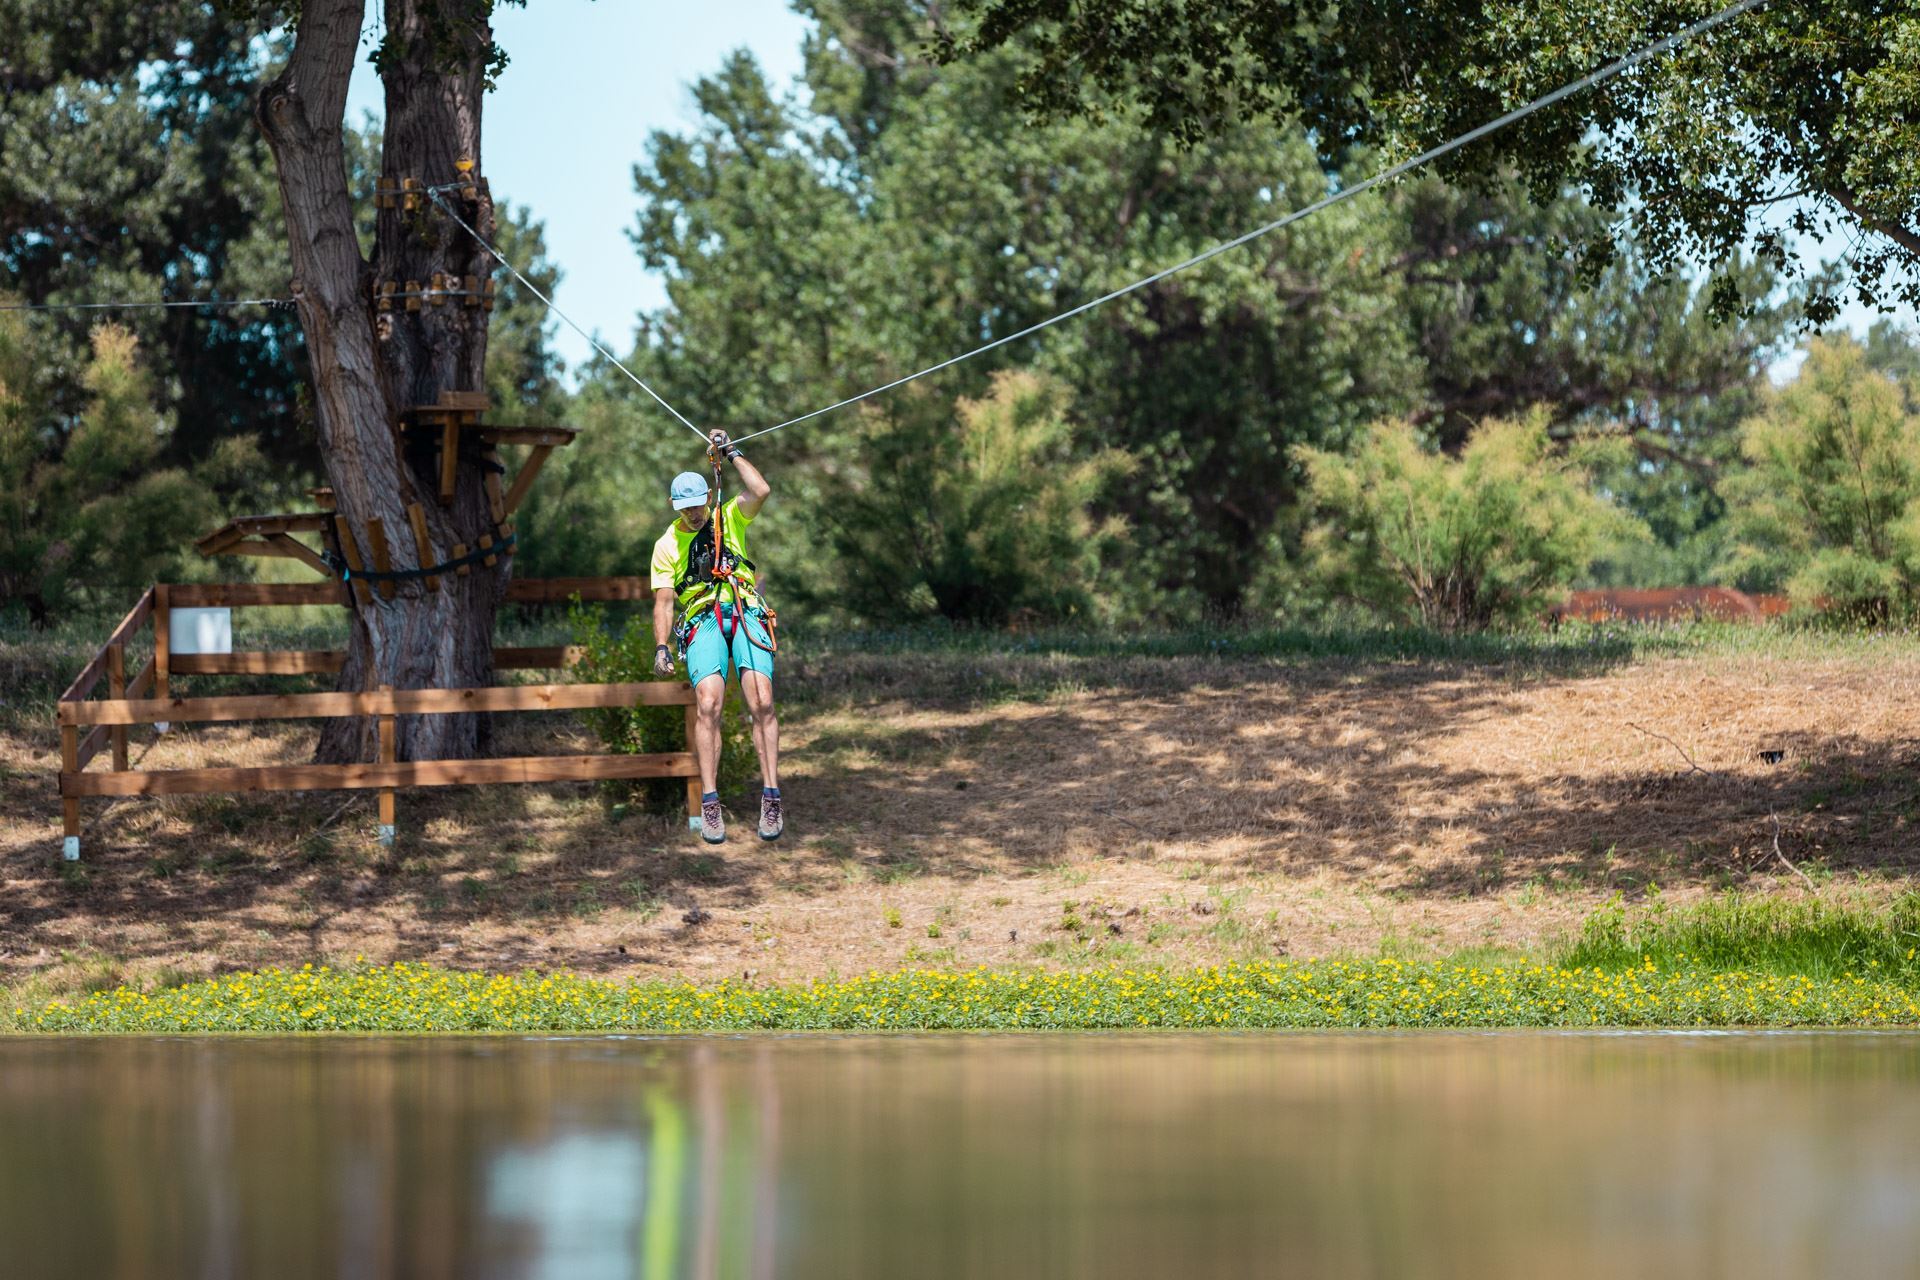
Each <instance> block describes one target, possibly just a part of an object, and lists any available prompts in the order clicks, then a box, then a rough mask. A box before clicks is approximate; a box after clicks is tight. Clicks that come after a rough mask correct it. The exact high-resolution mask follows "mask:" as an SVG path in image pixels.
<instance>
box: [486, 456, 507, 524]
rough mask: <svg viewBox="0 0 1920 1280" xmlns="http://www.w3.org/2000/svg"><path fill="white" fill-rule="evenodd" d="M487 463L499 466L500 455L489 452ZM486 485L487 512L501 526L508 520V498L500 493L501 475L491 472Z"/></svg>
mask: <svg viewBox="0 0 1920 1280" xmlns="http://www.w3.org/2000/svg"><path fill="white" fill-rule="evenodd" d="M487 461H489V462H491V463H494V464H495V465H498V464H499V462H500V455H499V454H497V453H492V452H489V453H488V454H487ZM485 483H486V486H487V511H488V513H489V514H490V515H492V516H493V522H494V523H495V524H499V523H500V522H501V521H503V520H505V519H506V518H507V507H506V502H507V497H506V495H505V494H504V493H502V492H501V491H500V476H499V473H497V472H495V471H491V470H489V471H488V472H487V478H486V481H485Z"/></svg>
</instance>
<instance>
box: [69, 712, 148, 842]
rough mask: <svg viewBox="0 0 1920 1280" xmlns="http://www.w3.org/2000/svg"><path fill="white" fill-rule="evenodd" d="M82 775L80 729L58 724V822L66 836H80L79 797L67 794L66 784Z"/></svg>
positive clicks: (128, 775) (119, 775) (118, 775)
mask: <svg viewBox="0 0 1920 1280" xmlns="http://www.w3.org/2000/svg"><path fill="white" fill-rule="evenodd" d="M82 776H83V775H82V774H81V772H80V731H79V730H78V729H76V728H74V727H73V726H72V725H70V724H63V725H61V726H60V823H61V830H62V831H63V832H64V833H65V834H66V835H68V836H71V837H73V838H75V839H78V838H79V836H80V797H79V796H78V795H74V794H69V793H68V791H67V784H68V781H69V780H70V779H77V778H80V777H82ZM114 776H117V777H122V778H126V777H131V776H133V775H131V774H125V773H122V774H117V775H114Z"/></svg>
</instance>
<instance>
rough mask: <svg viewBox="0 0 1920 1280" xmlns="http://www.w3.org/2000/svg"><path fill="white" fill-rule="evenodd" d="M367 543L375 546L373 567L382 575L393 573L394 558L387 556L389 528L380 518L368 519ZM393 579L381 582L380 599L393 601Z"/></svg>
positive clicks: (371, 517) (384, 579) (370, 517)
mask: <svg viewBox="0 0 1920 1280" xmlns="http://www.w3.org/2000/svg"><path fill="white" fill-rule="evenodd" d="M367 541H368V542H370V543H372V544H373V567H374V569H375V570H377V571H378V572H380V573H392V572H393V557H392V556H390V555H388V554H387V526H386V525H385V523H383V522H382V521H381V519H380V517H379V516H368V517H367ZM394 591H395V587H394V582H393V579H392V578H382V579H381V580H380V598H381V599H382V600H391V599H393V596H394Z"/></svg>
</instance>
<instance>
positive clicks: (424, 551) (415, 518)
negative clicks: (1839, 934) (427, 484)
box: [407, 502, 440, 591]
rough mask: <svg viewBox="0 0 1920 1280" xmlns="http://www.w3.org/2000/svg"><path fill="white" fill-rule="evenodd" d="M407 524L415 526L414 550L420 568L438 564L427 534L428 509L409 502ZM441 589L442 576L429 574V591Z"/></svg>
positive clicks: (431, 541)
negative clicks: (418, 559) (418, 558)
mask: <svg viewBox="0 0 1920 1280" xmlns="http://www.w3.org/2000/svg"><path fill="white" fill-rule="evenodd" d="M407 523H408V524H409V525H411V526H413V549H414V552H415V554H417V555H418V556H419V557H420V567H421V568H422V569H425V568H427V567H428V566H429V565H432V564H436V563H438V562H437V561H436V560H435V559H434V555H433V539H432V538H431V537H429V536H428V534H427V512H426V509H425V508H424V507H422V506H421V505H420V504H419V503H417V502H409V503H408V504H407ZM439 589H440V575H439V574H437V573H430V574H428V575H427V590H429V591H438V590H439Z"/></svg>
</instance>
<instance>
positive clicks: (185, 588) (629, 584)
mask: <svg viewBox="0 0 1920 1280" xmlns="http://www.w3.org/2000/svg"><path fill="white" fill-rule="evenodd" d="M453 553H454V558H455V559H459V558H460V557H461V556H463V555H465V554H466V553H467V548H466V547H465V545H464V544H463V545H461V546H456V547H455V548H454V549H453ZM356 554H357V553H356ZM347 563H348V564H349V565H352V564H353V563H354V562H353V560H351V559H349V560H348V561H347ZM172 590H173V601H174V603H175V604H178V605H180V606H182V607H183V608H184V607H189V606H191V607H196V608H244V607H250V606H279V605H301V604H345V603H346V599H345V589H344V588H342V587H340V586H339V585H338V584H335V583H329V582H193V583H181V584H179V585H176V586H175V587H173V588H172ZM575 595H578V596H579V597H580V598H581V599H582V600H651V599H653V584H652V582H651V581H650V580H649V579H647V578H644V577H641V578H515V579H514V580H513V581H512V582H509V583H508V584H507V599H508V600H509V601H511V602H512V603H514V604H565V603H566V602H567V601H568V600H570V599H572V598H573V597H574V596H575ZM102 669H103V670H104V668H102Z"/></svg>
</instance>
